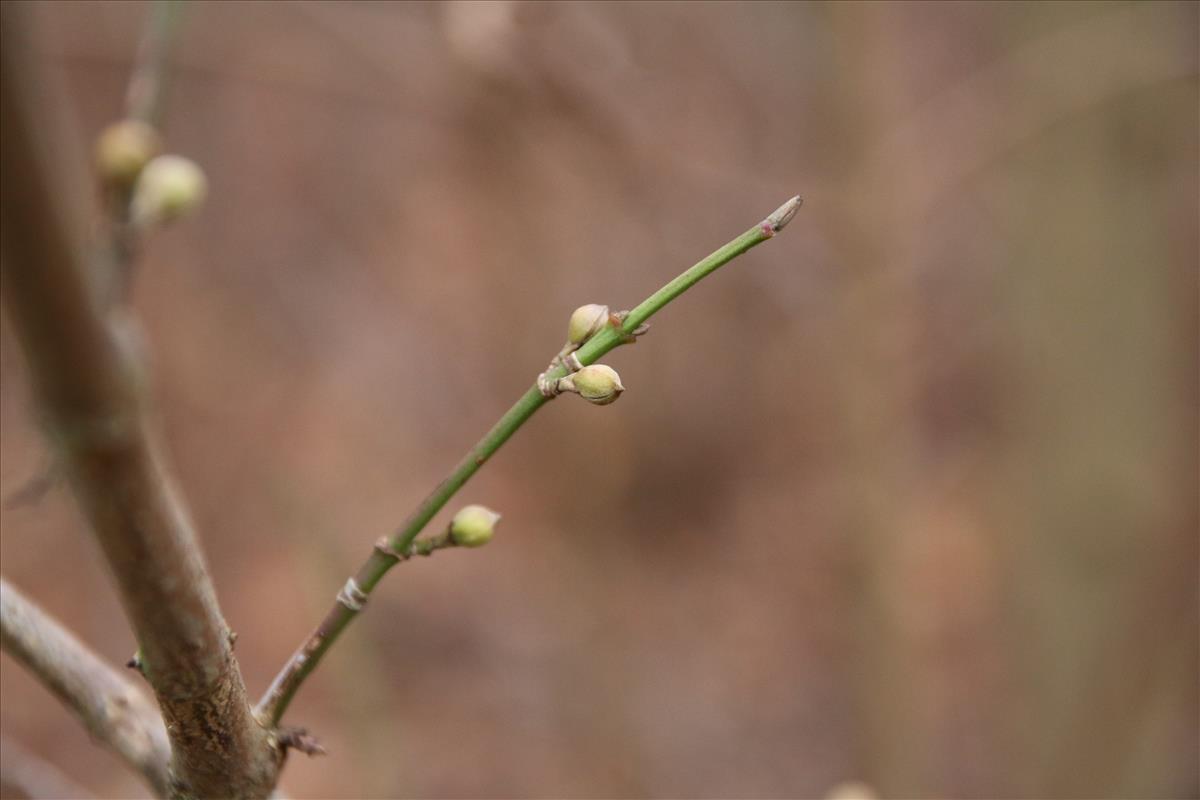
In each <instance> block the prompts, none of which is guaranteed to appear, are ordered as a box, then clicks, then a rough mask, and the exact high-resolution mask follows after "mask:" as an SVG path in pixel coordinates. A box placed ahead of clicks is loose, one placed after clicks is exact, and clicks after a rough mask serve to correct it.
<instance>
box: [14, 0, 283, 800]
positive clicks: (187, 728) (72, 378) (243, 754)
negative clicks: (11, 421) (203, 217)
mask: <svg viewBox="0 0 1200 800" xmlns="http://www.w3.org/2000/svg"><path fill="white" fill-rule="evenodd" d="M27 13H28V9H26V8H23V4H20V3H12V2H5V3H3V4H2V5H0V38H2V46H0V58H2V59H3V66H2V68H0V89H2V91H0V111H2V120H0V126H2V129H3V131H4V135H3V137H2V138H0V170H2V171H3V174H4V180H3V182H2V188H0V229H2V231H3V245H4V258H3V259H2V260H0V271H2V273H3V290H4V291H3V295H4V301H5V304H6V307H7V309H8V311H9V315H10V318H11V321H12V325H13V330H14V332H15V333H16V335H17V337H18V339H19V340H20V342H21V344H22V346H23V348H24V350H25V354H26V358H27V361H28V364H29V370H30V373H31V375H32V378H33V382H34V386H35V388H36V390H37V393H38V396H39V399H40V402H41V407H42V410H43V412H44V414H45V421H46V424H47V427H48V430H49V431H50V435H51V438H52V440H53V442H54V444H55V445H57V448H58V453H59V457H60V459H61V461H62V464H63V466H64V467H65V470H66V472H67V474H68V476H69V478H70V480H71V485H72V488H73V490H74V492H75V495H76V497H77V499H78V501H79V503H80V506H81V507H82V509H83V511H84V513H85V514H86V516H87V518H88V521H89V522H90V523H91V527H92V529H93V531H94V533H95V534H96V538H97V539H98V540H99V542H100V545H101V547H102V549H103V551H104V555H105V557H106V559H107V561H108V564H109V567H110V568H111V570H112V572H113V575H114V577H115V579H116V583H117V587H118V590H119V593H120V597H121V602H122V605H123V607H124V609H125V613H126V614H127V615H128V616H129V619H130V621H131V622H132V624H133V627H134V631H135V633H136V635H137V638H138V642H139V644H140V648H141V653H142V658H143V662H144V664H145V667H146V676H147V679H148V680H149V682H150V684H151V686H152V687H153V688H154V692H155V695H156V696H157V698H158V702H159V705H160V707H161V708H162V711H163V715H164V718H165V720H166V723H167V731H168V735H169V738H170V742H171V748H172V770H173V775H174V778H175V780H176V781H177V784H178V785H177V787H176V791H177V792H178V793H180V794H187V795H194V796H206V797H265V796H266V795H267V794H269V792H270V790H271V788H272V786H273V785H274V783H275V780H276V777H277V775H278V768H279V764H280V760H281V759H280V755H279V753H280V751H279V748H278V746H277V745H276V744H275V741H274V738H273V737H272V735H271V734H270V732H269V731H267V730H266V729H265V728H263V727H262V726H261V725H259V724H258V722H257V720H256V719H255V718H254V716H253V714H252V712H251V710H250V707H249V704H248V703H247V700H246V690H245V686H244V684H243V682H242V676H241V673H240V671H239V669H238V666H237V662H236V660H235V659H234V656H233V650H232V646H231V644H230V641H229V638H230V637H229V632H228V630H227V628H226V626H225V622H224V620H223V619H222V617H221V613H220V610H219V609H218V607H217V601H216V596H215V593H214V591H213V587H212V582H211V580H210V579H209V576H208V572H207V569H206V567H205V564H204V559H203V557H202V556H201V554H200V548H199V545H198V543H197V541H196V537H195V535H194V533H193V531H192V525H191V521H190V520H189V518H188V515H187V513H186V510H185V508H184V505H183V503H182V501H181V498H180V497H179V494H178V492H177V491H176V489H175V487H174V485H173V482H172V481H171V480H170V478H169V476H168V475H167V473H166V470H165V467H164V463H163V458H162V454H161V451H160V448H159V446H158V444H157V441H156V437H155V436H154V434H153V433H152V431H151V428H150V426H149V425H148V424H147V418H146V417H147V415H146V414H145V413H144V409H143V408H142V407H141V405H140V402H139V391H138V388H139V382H138V381H137V380H136V377H135V372H136V371H135V369H134V365H133V364H132V363H131V359H130V358H129V356H128V354H127V353H126V352H125V351H124V350H123V349H122V348H121V347H120V346H119V345H118V344H117V339H116V338H115V337H114V336H113V335H112V333H111V331H110V329H109V327H108V325H107V324H106V323H105V320H104V319H103V317H102V316H101V314H100V313H99V312H98V311H97V309H96V307H95V305H94V302H93V295H92V293H91V292H90V291H89V287H88V286H87V285H86V281H85V275H86V269H85V263H84V260H83V258H82V257H81V255H80V254H81V253H82V252H83V249H82V247H81V246H80V241H81V240H80V237H79V236H78V233H79V226H78V225H77V224H75V223H76V222H77V221H76V220H71V219H69V218H68V216H67V212H66V208H67V207H68V204H67V203H64V202H62V201H63V199H64V198H69V197H73V196H80V195H78V194H73V193H72V192H83V193H84V194H83V196H86V190H85V189H83V186H82V182H81V181H77V182H76V185H74V186H73V187H72V186H70V185H68V186H66V187H65V190H64V185H63V184H62V183H60V182H58V181H57V180H56V178H57V177H58V176H57V175H56V173H55V172H54V168H55V167H57V166H58V159H55V158H53V157H51V155H50V152H49V147H48V144H47V135H48V128H47V126H45V125H40V124H38V122H37V121H36V119H37V117H36V114H37V112H38V111H39V106H38V105H37V104H38V103H40V104H48V103H52V102H54V100H53V93H52V91H51V89H52V87H50V86H48V85H47V84H46V82H45V81H44V80H39V79H38V77H37V76H36V74H35V68H36V66H37V64H36V62H35V61H34V60H33V59H32V58H31V57H30V54H29V52H28V48H29V44H30V41H29V38H30V37H29V31H28V30H27V28H26V27H25V26H24V25H23V24H22V21H23V18H24V17H25V16H26V15H27ZM18 28H20V30H18ZM34 98H37V99H36V101H35V100H34Z"/></svg>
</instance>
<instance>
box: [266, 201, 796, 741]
mask: <svg viewBox="0 0 1200 800" xmlns="http://www.w3.org/2000/svg"><path fill="white" fill-rule="evenodd" d="M800 202H801V201H800V198H799V197H793V198H792V199H791V200H788V201H787V202H786V203H784V204H783V205H782V206H780V207H779V208H778V209H777V210H776V211H775V212H774V213H773V214H771V215H770V216H768V217H767V218H766V219H764V220H763V221H762V222H761V223H759V224H758V225H755V226H754V227H753V228H751V229H750V230H748V231H746V232H745V233H743V234H742V235H741V236H739V237H737V238H736V239H734V240H733V241H731V242H729V243H728V244H726V245H725V246H724V247H721V248H720V249H718V250H716V251H715V252H713V253H712V254H710V255H709V256H708V257H707V258H705V259H703V260H702V261H700V262H699V263H697V264H696V265H695V266H693V267H691V268H690V269H688V270H687V271H685V272H684V273H682V274H681V275H679V276H678V277H677V278H675V280H673V281H671V282H670V283H668V284H667V285H666V286H664V287H662V288H661V289H659V290H658V291H657V292H655V293H654V294H652V295H650V296H649V297H647V298H646V299H645V300H644V301H643V302H642V303H641V304H640V305H638V306H637V307H636V308H634V309H633V310H632V311H630V312H628V313H627V314H624V315H620V316H614V317H613V318H612V319H611V320H610V324H609V325H607V326H605V327H604V328H603V329H602V330H601V331H599V332H598V333H596V334H595V335H594V336H592V337H591V338H590V339H589V340H588V341H587V342H586V343H585V344H584V345H583V346H582V347H581V348H580V349H579V350H578V351H576V353H575V355H576V357H577V358H578V359H579V362H580V364H583V365H585V366H586V365H588V364H594V363H595V362H596V361H597V360H599V359H600V357H601V356H603V355H604V354H605V353H607V352H608V351H610V350H612V349H613V348H615V347H617V346H619V345H621V344H625V343H627V342H631V341H633V338H634V336H635V333H636V332H638V331H639V330H640V329H641V328H642V326H643V324H644V323H645V322H646V320H648V319H650V317H652V316H653V315H654V314H656V313H658V312H659V311H660V310H661V309H662V308H663V307H664V306H666V305H667V303H670V302H671V301H672V300H674V299H675V298H676V297H678V296H679V295H681V294H683V293H684V292H685V291H687V290H688V289H689V288H691V287H692V286H693V285H695V284H696V283H697V282H698V281H700V280H701V279H703V278H704V277H705V276H707V275H709V274H710V273H712V272H713V271H715V270H716V269H718V268H719V267H721V266H723V265H725V264H727V263H729V262H730V261H732V260H733V259H734V258H737V257H738V256H740V255H741V254H742V253H745V252H746V251H747V250H749V249H750V248H752V247H754V246H755V245H758V244H761V243H762V242H765V241H766V240H767V239H770V238H771V237H773V236H774V235H775V234H776V233H778V232H779V231H780V230H781V229H782V228H783V226H785V225H787V223H788V222H789V221H791V219H792V217H793V216H795V214H796V211H797V210H798V209H799V208H800ZM566 374H567V369H566V367H564V366H563V365H562V364H557V365H556V366H554V367H552V368H551V369H550V370H548V371H547V373H546V378H547V379H549V380H551V381H553V380H556V379H558V378H561V377H563V376H564V375H566ZM549 401H550V398H549V397H546V396H545V395H544V394H542V392H541V390H539V388H538V386H537V384H536V383H535V384H534V385H533V386H531V387H530V388H529V389H528V390H526V392H525V394H523V395H522V396H521V398H520V399H519V400H517V402H516V403H515V404H513V407H512V408H510V409H509V410H508V411H507V412H505V414H504V416H502V417H501V418H500V420H499V422H497V423H496V424H495V425H494V426H492V429H491V430H490V431H488V432H487V433H486V434H485V435H484V437H483V438H482V439H480V440H479V441H478V442H477V443H476V444H475V446H474V447H472V448H471V450H470V451H469V452H468V453H467V454H466V456H464V457H463V459H462V460H461V461H459V463H458V465H457V466H456V467H455V468H454V470H453V471H452V472H451V473H450V475H449V476H447V477H446V479H445V480H443V481H442V482H441V483H440V484H438V486H437V487H436V488H435V489H434V490H433V491H432V492H430V493H429V496H428V497H426V498H425V499H424V500H423V501H422V502H421V504H420V505H419V506H417V508H416V510H414V511H413V512H412V514H411V515H410V516H409V518H408V519H407V520H406V521H405V522H404V524H403V525H401V526H400V528H399V529H398V530H397V531H396V532H395V533H394V534H393V535H392V536H391V537H388V538H386V539H382V540H380V542H379V543H378V544H377V545H376V547H375V550H374V552H372V553H371V556H370V557H369V558H368V559H367V560H366V562H365V563H364V564H363V565H362V567H360V568H359V570H358V572H357V573H356V574H355V575H354V577H352V578H350V579H349V580H348V581H346V586H345V587H344V588H343V589H342V591H341V593H339V594H338V600H337V602H336V603H334V605H333V608H331V609H330V610H329V613H328V614H326V616H325V619H324V620H322V622H321V624H320V625H318V626H317V628H316V630H314V631H313V632H312V634H310V635H309V637H308V639H307V640H306V641H305V642H304V644H303V645H302V646H301V647H300V649H299V650H297V651H296V653H295V654H294V655H293V656H292V657H291V659H289V660H288V663H287V664H286V665H284V668H283V669H282V670H281V671H280V673H279V675H277V676H276V678H275V680H274V681H273V682H272V684H271V687H270V688H269V689H268V690H267V692H266V694H264V695H263V698H262V699H261V700H260V701H259V703H258V706H257V707H256V709H255V713H257V714H258V716H259V718H260V719H261V720H262V721H263V722H264V723H265V724H268V725H271V726H277V725H278V724H279V721H280V719H282V718H283V713H284V711H286V710H287V707H288V704H289V703H290V702H291V700H292V697H293V696H295V694H296V691H297V690H298V689H299V688H300V685H301V684H302V683H303V682H304V680H305V678H307V677H308V675H309V674H310V673H311V672H312V671H313V669H315V668H316V666H317V664H318V663H320V660H321V658H322V657H323V656H324V655H325V653H326V651H328V649H329V647H330V646H331V645H332V644H333V643H334V641H336V640H337V637H338V636H339V635H341V633H342V631H343V630H345V628H346V626H347V625H349V624H350V621H351V620H352V619H354V617H355V616H356V615H357V614H358V612H359V611H361V610H362V607H363V604H364V603H365V602H366V600H367V597H368V596H369V595H370V593H371V591H372V590H373V589H374V588H375V586H376V584H378V583H379V581H380V580H381V579H382V578H383V576H384V574H386V573H387V571H388V570H389V569H391V568H392V567H394V566H395V565H396V564H397V563H399V562H400V561H402V560H406V559H407V557H408V556H409V555H410V554H411V552H412V550H411V548H412V547H413V545H414V541H415V540H416V538H417V535H418V534H420V532H421V531H422V530H423V529H424V528H425V526H426V525H427V524H429V521H430V520H431V519H433V516H434V515H435V514H437V513H438V511H440V510H441V508H442V507H443V506H444V505H446V503H447V502H448V501H449V500H450V498H451V497H453V496H454V495H455V493H456V492H458V490H459V489H461V488H462V487H463V484H465V483H466V482H467V481H468V480H469V479H470V478H471V476H472V475H474V474H475V473H476V472H477V471H478V470H479V468H480V467H482V466H483V465H484V463H486V462H487V460H488V459H489V458H491V457H492V455H493V454H494V453H495V452H496V451H497V450H499V449H500V446H501V445H503V444H504V443H505V442H507V441H508V439H509V437H511V436H512V435H513V434H514V433H516V431H517V429H518V428H520V427H521V426H522V425H524V424H525V422H526V421H527V420H528V419H529V418H530V417H532V416H533V414H534V412H535V411H537V410H538V409H539V408H541V407H542V406H543V405H545V404H546V403H548V402H549ZM418 545H419V543H418Z"/></svg>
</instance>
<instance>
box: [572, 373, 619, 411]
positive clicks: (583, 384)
mask: <svg viewBox="0 0 1200 800" xmlns="http://www.w3.org/2000/svg"><path fill="white" fill-rule="evenodd" d="M558 385H559V388H560V389H562V390H563V391H566V392H576V393H577V394H578V395H579V396H580V397H582V398H583V399H584V400H587V401H588V402H589V403H595V404H596V405H598V406H606V405H608V404H609V403H612V402H615V401H616V399H617V398H618V397H620V396H621V392H623V391H625V387H624V386H622V385H621V376H620V375H618V374H617V371H616V370H615V369H613V368H612V367H608V366H605V365H604V364H592V365H590V366H587V367H584V368H583V369H581V370H579V371H578V372H572V373H571V374H570V375H568V376H566V377H565V378H562V379H560V380H559V382H558Z"/></svg>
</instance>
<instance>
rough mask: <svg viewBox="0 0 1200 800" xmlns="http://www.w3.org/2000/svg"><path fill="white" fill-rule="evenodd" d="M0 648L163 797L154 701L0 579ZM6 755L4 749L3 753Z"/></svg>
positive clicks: (166, 753)
mask: <svg viewBox="0 0 1200 800" xmlns="http://www.w3.org/2000/svg"><path fill="white" fill-rule="evenodd" d="M0 647H3V649H4V651H5V652H6V653H8V654H10V655H11V656H12V657H13V658H15V659H16V660H17V661H20V662H21V663H22V664H24V665H25V667H26V668H27V669H28V670H29V671H30V672H32V673H33V674H34V675H35V676H36V677H37V678H38V680H40V681H41V682H42V683H43V684H44V685H45V686H46V688H47V689H49V690H50V691H51V692H53V693H54V694H55V695H56V696H57V697H58V699H59V700H61V701H62V703H63V705H65V706H66V707H67V708H69V709H70V710H71V711H72V712H74V714H75V715H76V716H77V717H79V719H80V720H81V721H82V722H83V724H84V726H85V727H86V728H87V729H88V732H89V733H91V735H92V737H93V738H94V739H95V740H96V741H98V742H99V743H101V744H103V745H104V746H106V747H108V748H109V749H111V750H113V751H114V752H116V753H117V755H119V756H120V757H121V758H123V759H125V761H126V762H128V763H129V765H130V766H131V767H133V769H134V770H136V771H137V772H138V773H140V774H141V775H143V776H145V778H146V780H147V781H149V783H150V785H151V787H153V789H154V791H155V792H156V793H157V794H158V795H159V796H160V797H165V796H166V795H167V794H168V790H169V787H170V780H169V774H168V770H167V764H168V762H169V760H170V756H171V751H170V748H169V747H168V745H167V733H166V729H164V728H163V723H162V719H161V718H160V717H159V715H158V709H157V708H155V706H154V703H153V702H151V700H150V699H149V698H148V697H146V695H145V694H144V693H143V692H142V690H141V689H140V688H138V687H137V686H135V685H134V684H133V683H132V682H131V681H130V680H129V679H128V678H127V677H126V676H125V675H124V674H123V673H121V672H118V671H116V670H115V669H114V668H112V667H111V666H109V665H108V664H107V663H105V662H104V661H102V660H101V659H100V658H99V657H98V656H97V655H96V654H95V653H93V652H92V651H91V650H89V649H88V648H87V646H86V645H84V644H83V643H82V642H80V641H79V640H78V639H76V638H75V637H74V636H72V635H71V633H70V632H69V631H67V630H66V629H65V628H63V627H62V626H61V625H60V624H59V623H58V622H57V621H56V620H54V619H53V618H52V617H50V616H48V615H46V614H45V613H44V612H43V611H42V610H41V609H39V608H38V607H37V606H36V605H34V604H33V603H31V602H30V601H29V600H28V599H26V598H25V596H24V595H22V594H21V593H20V592H19V591H17V589H16V588H14V587H13V586H12V585H11V584H9V583H8V582H7V581H5V580H3V579H0ZM6 755H7V754H6Z"/></svg>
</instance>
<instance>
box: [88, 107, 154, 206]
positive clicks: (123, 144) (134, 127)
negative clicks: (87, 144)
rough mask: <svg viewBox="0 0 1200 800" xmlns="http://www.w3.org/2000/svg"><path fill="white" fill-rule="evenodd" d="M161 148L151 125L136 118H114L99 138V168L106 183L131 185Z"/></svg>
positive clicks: (97, 155)
mask: <svg viewBox="0 0 1200 800" xmlns="http://www.w3.org/2000/svg"><path fill="white" fill-rule="evenodd" d="M161 149H162V141H161V140H160V139H159V136H158V131H156V130H154V128H153V127H152V126H150V125H147V124H146V123H145V122H139V121H138V120H135V119H124V120H121V121H120V122H114V123H113V124H112V125H109V126H108V127H107V128H105V129H104V130H103V131H101V133H100V136H99V137H98V138H97V139H96V152H95V159H96V172H97V173H99V175H100V179H101V180H102V181H104V183H105V184H108V185H112V186H117V187H119V188H123V189H128V188H129V187H130V186H133V183H134V181H136V180H137V177H138V174H139V173H141V171H142V168H143V167H145V166H146V163H147V162H148V161H149V160H150V159H152V158H154V157H155V156H156V155H158V153H159V151H160V150H161Z"/></svg>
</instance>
